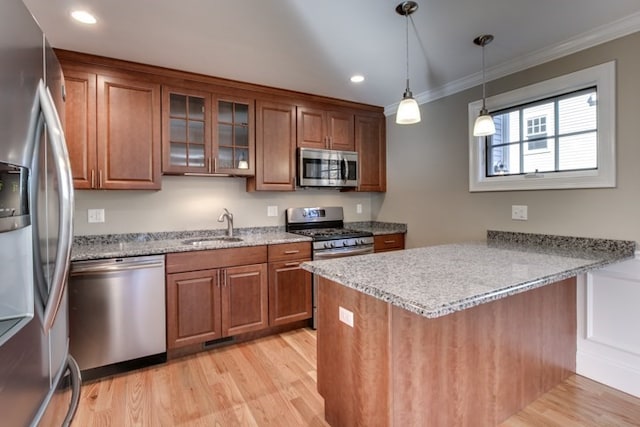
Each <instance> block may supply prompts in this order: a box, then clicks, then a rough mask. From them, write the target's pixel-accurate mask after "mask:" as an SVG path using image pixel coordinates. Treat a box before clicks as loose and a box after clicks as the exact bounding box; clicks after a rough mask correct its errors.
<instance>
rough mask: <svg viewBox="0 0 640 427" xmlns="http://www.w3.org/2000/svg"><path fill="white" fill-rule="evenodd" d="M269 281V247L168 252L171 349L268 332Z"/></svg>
mask: <svg viewBox="0 0 640 427" xmlns="http://www.w3.org/2000/svg"><path fill="white" fill-rule="evenodd" d="M248 262H255V263H251V264H247V265H233V264H245V263H248ZM225 264H226V265H230V266H228V267H222V266H223V265H225ZM206 267H218V268H206ZM191 269H194V270H195V269H197V270H195V271H190V270H191ZM267 280H268V279H267V264H266V247H265V246H262V247H252V248H247V249H244V248H237V249H219V250H211V251H198V252H197V253H196V252H185V253H177V254H168V255H167V348H169V349H174V348H178V347H183V346H187V345H191V344H198V343H204V342H206V341H211V340H215V339H218V338H223V337H227V336H232V335H238V334H242V333H246V332H251V331H257V330H260V329H264V328H266V327H267V326H268V301H269V300H268V284H267V283H268V282H267Z"/></svg>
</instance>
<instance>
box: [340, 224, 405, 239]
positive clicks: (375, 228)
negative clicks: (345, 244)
mask: <svg viewBox="0 0 640 427" xmlns="http://www.w3.org/2000/svg"><path fill="white" fill-rule="evenodd" d="M344 226H345V228H352V229H354V230H361V231H370V232H372V233H373V235H374V236H379V235H383V234H396V233H406V232H407V224H399V223H395V222H380V221H362V222H345V223H344Z"/></svg>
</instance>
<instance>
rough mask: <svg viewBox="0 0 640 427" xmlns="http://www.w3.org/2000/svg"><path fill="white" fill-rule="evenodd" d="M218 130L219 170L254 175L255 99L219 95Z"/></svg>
mask: <svg viewBox="0 0 640 427" xmlns="http://www.w3.org/2000/svg"><path fill="white" fill-rule="evenodd" d="M216 104H217V105H216V106H217V112H216V123H215V134H216V139H217V147H216V148H217V153H216V155H215V159H214V170H215V172H216V173H228V174H231V175H244V176H253V175H254V174H255V164H254V154H253V153H254V151H255V138H254V135H253V126H252V125H251V123H253V100H249V99H231V98H223V97H218V98H217V99H216Z"/></svg>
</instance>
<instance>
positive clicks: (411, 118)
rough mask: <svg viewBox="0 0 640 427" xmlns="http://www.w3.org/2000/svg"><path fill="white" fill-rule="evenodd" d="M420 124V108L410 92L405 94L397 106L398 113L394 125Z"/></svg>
mask: <svg viewBox="0 0 640 427" xmlns="http://www.w3.org/2000/svg"><path fill="white" fill-rule="evenodd" d="M418 122H420V106H419V105H418V101H416V100H415V99H414V98H413V96H411V92H405V93H404V96H403V97H402V101H400V105H398V112H397V113H396V123H398V124H399V125H411V124H414V123H418Z"/></svg>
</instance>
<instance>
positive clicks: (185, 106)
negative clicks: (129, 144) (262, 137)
mask: <svg viewBox="0 0 640 427" xmlns="http://www.w3.org/2000/svg"><path fill="white" fill-rule="evenodd" d="M162 105H163V106H164V107H163V114H162V128H163V136H162V151H163V164H162V171H163V172H164V173H168V174H171V173H175V174H183V173H197V174H225V175H237V176H253V175H254V174H255V137H254V126H253V123H254V118H253V117H254V101H253V100H252V99H248V98H229V97H218V96H215V95H213V94H212V93H209V92H206V91H199V90H191V89H185V88H177V87H170V86H163V88H162Z"/></svg>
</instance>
